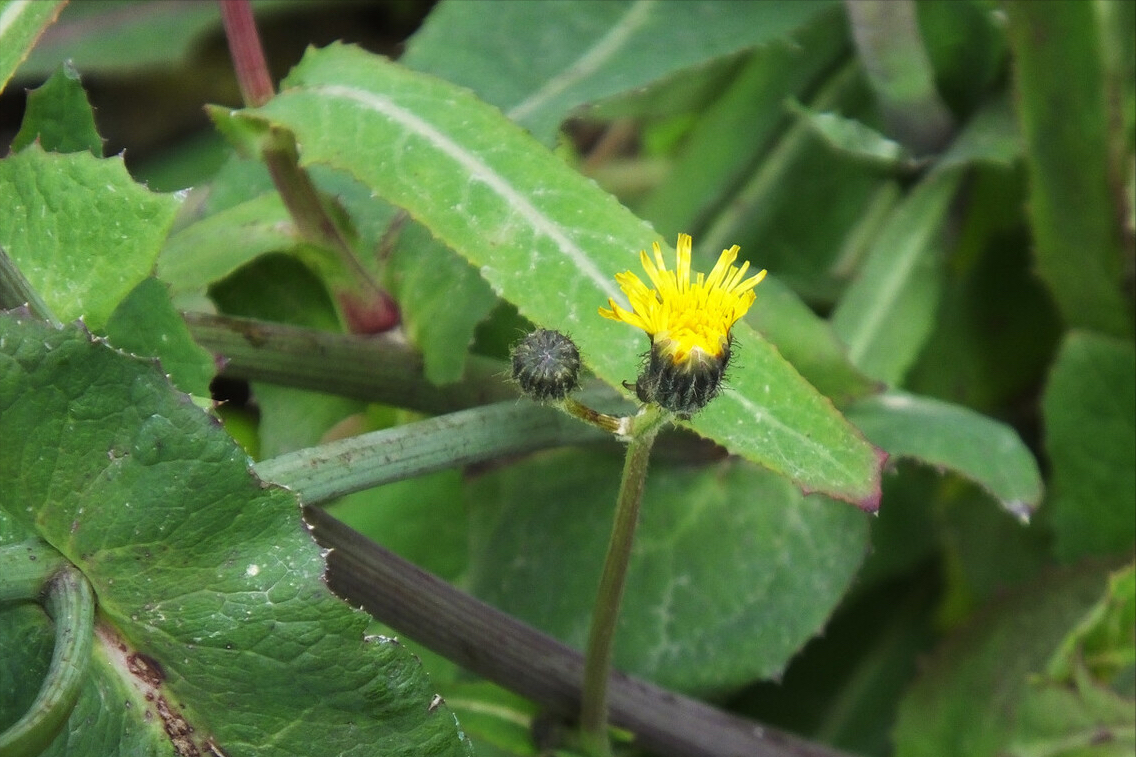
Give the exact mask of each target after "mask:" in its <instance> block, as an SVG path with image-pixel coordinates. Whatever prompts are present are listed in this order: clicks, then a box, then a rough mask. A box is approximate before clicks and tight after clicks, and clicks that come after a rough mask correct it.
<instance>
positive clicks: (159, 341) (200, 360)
mask: <svg viewBox="0 0 1136 757" xmlns="http://www.w3.org/2000/svg"><path fill="white" fill-rule="evenodd" d="M106 331H107V336H108V338H109V339H110V342H111V344H113V345H114V346H115V347H117V348H119V349H120V350H125V351H126V352H130V353H133V354H135V355H138V356H140V357H156V358H158V359H159V360H160V361H161V365H162V370H163V371H165V372H166V373H167V374H168V375H169V377H170V382H171V383H172V384H173V385H174V386H176V387H177V388H178V389H180V390H182V391H183V392H185V393H187V394H193V395H196V396H198V397H205V398H208V397H209V382H210V380H212V378H213V374H214V373H215V367H214V365H213V356H212V355H210V354H209V353H208V352H207V351H206V350H205V349H203V348H202V347H201V346H199V345H198V344H197V343H196V342H195V341H193V337H192V336H190V334H189V329H188V328H187V327H186V325H185V321H183V320H182V318H181V315H179V314H178V312H177V311H176V310H174V307H173V305H172V304H171V303H170V294H169V292H168V291H167V290H166V287H165V285H164V284H162V282H160V281H158V280H157V279H155V278H153V277H150V278H147V279H143V281H142V283H141V284H139V285H138V286H136V287H134V289H133V290H132V291H131V292H130V294H128V295H127V296H126V299H124V300H123V301H122V302H120V303H119V305H118V307H117V308H115V309H114V312H113V313H111V316H110V320H108V321H107V326H106Z"/></svg>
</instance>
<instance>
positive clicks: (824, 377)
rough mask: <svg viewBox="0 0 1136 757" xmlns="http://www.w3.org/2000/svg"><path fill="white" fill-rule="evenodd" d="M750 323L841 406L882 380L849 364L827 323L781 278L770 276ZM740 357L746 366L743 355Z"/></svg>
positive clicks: (875, 389) (841, 346) (758, 299)
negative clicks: (867, 374)
mask: <svg viewBox="0 0 1136 757" xmlns="http://www.w3.org/2000/svg"><path fill="white" fill-rule="evenodd" d="M746 320H747V321H748V322H749V324H750V325H751V326H753V327H754V328H755V329H757V330H758V331H759V332H761V335H762V336H764V337H765V338H766V339H768V340H769V341H770V342H772V343H773V344H774V345H776V347H777V349H778V351H780V353H781V354H782V355H784V356H785V358H786V359H787V360H788V361H789V362H790V363H792V364H793V367H794V368H796V369H797V370H798V371H800V372H801V375H802V376H804V377H805V378H806V379H808V380H809V383H811V384H812V385H813V386H815V387H816V388H817V389H819V390H820V391H821V392H822V393H823V394H824V395H825V396H826V397H830V398H832V400H833V402H835V403H836V404H837V405H844V404H847V403H848V402H851V401H852V400H854V399H856V398H857V397H863V396H864V395H866V394H870V393H872V392H874V391H877V390H878V389H879V383H878V382H875V381H872V380H871V379H869V378H868V377H866V376H865V375H864V374H862V373H860V371H858V370H857V369H856V367H855V366H853V365H852V363H851V362H849V360H848V354H847V350H846V349H845V347H844V345H843V344H842V343H841V342H840V340H839V339H837V337H836V334H835V333H834V332H833V330H832V327H831V326H830V325H829V323H828V321H827V320H825V319H824V318H821V317H820V316H818V315H817V314H816V313H814V312H813V311H812V309H811V308H810V307H809V306H808V305H806V304H805V303H804V302H803V301H802V300H801V298H800V297H798V296H797V295H796V294H794V292H793V290H791V289H789V287H787V286H786V285H785V284H784V283H782V282H781V280H780V279H777V278H774V277H773V276H767V277H766V278H765V280H764V281H762V282H761V296H760V297H758V298H757V300H756V301H755V302H754V304H753V307H752V308H750V311H749V313H747V314H746ZM740 359H741V362H742V363H744V362H745V355H744V353H743V354H742V355H741V357H740Z"/></svg>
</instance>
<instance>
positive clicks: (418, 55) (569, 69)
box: [401, 0, 828, 144]
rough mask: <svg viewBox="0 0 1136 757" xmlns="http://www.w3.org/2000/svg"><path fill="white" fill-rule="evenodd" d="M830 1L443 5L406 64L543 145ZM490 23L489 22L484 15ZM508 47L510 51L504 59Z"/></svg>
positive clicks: (804, 18)
mask: <svg viewBox="0 0 1136 757" xmlns="http://www.w3.org/2000/svg"><path fill="white" fill-rule="evenodd" d="M827 7H828V3H821V2H816V3H795V2H761V3H714V2H684V3H656V2H650V1H649V0H620V1H616V2H611V1H609V0H604V1H603V2H585V3H581V2H577V1H576V0H557V1H555V2H548V1H547V0H535V1H534V0H527V1H518V0H514V1H513V2H510V3H506V4H497V3H491V2H486V1H485V0H481V2H470V1H469V0H462V2H443V3H440V4H439V5H438V6H437V8H436V9H435V11H434V12H433V13H432V14H431V16H430V18H429V19H427V22H426V23H425V24H424V25H423V27H422V29H421V30H419V32H418V33H417V34H416V35H415V36H414V37H413V38H412V39H411V41H410V43H409V45H408V48H407V51H406V54H405V55H404V56H403V57H402V59H401V60H402V62H403V63H404V64H405V65H407V66H409V67H411V68H415V69H418V70H420V71H425V72H427V73H431V74H434V75H436V76H439V77H441V78H443V79H447V80H449V81H451V82H454V83H456V84H461V85H463V86H465V87H469V88H470V89H472V90H473V91H474V92H476V93H477V94H478V95H479V96H480V97H481V98H482V99H483V100H485V101H486V102H488V103H490V104H492V105H496V106H497V107H498V108H500V109H501V110H502V111H504V113H505V115H506V116H508V117H509V118H510V119H512V120H513V121H515V122H517V123H519V124H521V125H522V126H524V127H525V128H527V129H528V130H529V131H531V132H532V133H533V134H534V135H535V136H536V138H537V139H538V140H540V141H541V142H544V143H546V144H547V143H549V142H551V141H552V138H553V136H554V135H555V132H556V128H557V127H558V126H559V125H560V122H561V121H563V120H564V119H565V118H566V117H567V116H568V115H569V114H570V113H571V112H572V111H574V110H576V109H577V108H579V107H580V106H581V105H583V104H585V103H588V102H595V101H597V100H601V99H604V98H606V97H610V96H612V95H615V94H618V93H620V92H626V91H629V90H633V89H638V88H641V87H644V86H646V85H648V84H650V83H651V82H653V81H657V80H659V79H662V78H664V77H666V76H669V75H672V74H674V73H676V72H678V71H681V70H682V69H685V68H689V67H692V66H698V65H704V64H706V63H708V62H710V61H713V60H715V59H717V58H722V57H725V56H727V55H733V54H735V53H738V52H741V51H742V50H746V49H748V48H751V47H755V46H757V45H762V44H765V43H768V42H771V41H774V40H777V39H779V38H783V37H786V36H788V35H789V34H790V33H792V32H793V31H795V30H796V29H798V28H800V27H801V26H803V25H804V24H806V23H808V21H809V20H811V19H812V18H813V17H814V16H816V15H817V14H818V13H820V12H822V11H824V10H825V9H826V8H827ZM487 17H488V18H493V23H492V24H489V25H486V23H485V19H486V18H487ZM503 50H508V51H509V54H508V55H502V54H501V53H502V51H503Z"/></svg>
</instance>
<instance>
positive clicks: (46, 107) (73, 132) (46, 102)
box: [12, 63, 103, 158]
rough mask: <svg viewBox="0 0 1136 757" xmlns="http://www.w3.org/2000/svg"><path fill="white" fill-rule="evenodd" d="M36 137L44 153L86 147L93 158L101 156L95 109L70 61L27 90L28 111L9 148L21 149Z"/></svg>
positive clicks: (101, 148) (101, 146)
mask: <svg viewBox="0 0 1136 757" xmlns="http://www.w3.org/2000/svg"><path fill="white" fill-rule="evenodd" d="M37 140H38V141H39V145H40V147H42V148H43V149H44V150H46V151H47V152H79V151H81V150H87V151H88V152H90V153H91V154H92V155H94V156H95V157H99V158H101V157H102V155H103V140H102V137H100V136H99V132H98V129H96V128H95V114H94V111H92V110H91V104H90V103H89V102H87V93H86V92H84V91H83V85H82V84H80V83H79V74H78V73H77V72H76V71H75V69H74V68H73V67H72V66H71V65H70V64H69V63H65V64H63V65H62V66H60V68H59V70H58V71H56V72H55V73H54V74H52V75H51V78H50V79H48V80H47V81H46V82H44V83H43V85H42V86H40V87H37V88H36V89H33V90H31V91H30V92H28V105H27V110H26V111H25V112H24V120H23V122H22V123H21V124H20V130H19V131H18V132H17V133H16V136H15V138H13V139H12V151H13V152H16V151H18V150H22V149H24V148H25V147H27V146H28V145H30V144H31V143H32V142H35V141H37Z"/></svg>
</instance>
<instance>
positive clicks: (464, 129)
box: [221, 45, 880, 508]
mask: <svg viewBox="0 0 1136 757" xmlns="http://www.w3.org/2000/svg"><path fill="white" fill-rule="evenodd" d="M231 118H233V119H236V121H237V122H238V123H232V122H227V121H225V120H222V121H221V123H222V125H223V126H224V127H225V128H227V129H228V130H229V131H232V132H242V131H243V132H245V133H247V132H248V131H250V130H252V131H255V130H256V129H258V128H260V129H263V128H268V127H269V126H270V125H271V126H284V127H287V128H289V129H291V130H292V131H293V132H294V133H295V135H296V138H297V142H298V144H299V146H300V149H301V159H302V161H303V162H304V163H308V164H312V163H314V164H326V165H330V166H333V167H336V168H340V169H342V170H344V171H349V172H350V173H351V174H352V175H354V176H355V177H356V178H357V179H358V180H360V181H362V182H363V183H364V184H366V185H367V186H370V187H372V189H373V190H374V191H375V192H376V193H377V194H379V195H380V196H383V197H384V198H385V199H387V200H389V201H391V202H393V203H395V204H396V205H399V206H401V207H403V208H405V209H407V210H408V211H409V212H410V213H411V215H412V216H413V217H415V219H416V220H418V221H420V222H421V223H423V224H424V225H426V226H427V227H428V228H429V229H430V230H431V231H432V232H433V233H434V234H435V235H436V236H438V237H439V238H441V239H442V240H443V241H445V242H446V243H447V244H448V245H449V246H451V247H452V248H454V249H455V250H457V251H458V252H460V253H461V254H462V255H464V256H465V257H466V258H468V259H469V260H470V261H471V262H473V263H474V264H475V265H477V266H479V267H480V270H481V274H482V276H484V277H485V278H486V279H487V280H488V281H489V282H490V284H491V285H493V286H494V288H496V289H497V291H498V292H499V293H501V294H502V295H503V296H504V297H505V298H506V299H508V300H510V301H512V302H514V303H515V304H516V305H517V306H518V308H519V309H520V311H521V313H522V314H523V315H525V316H526V317H528V318H530V319H532V320H533V321H535V322H537V323H539V324H541V325H544V326H547V327H552V328H558V329H562V330H564V331H567V332H568V333H570V334H572V336H573V337H574V338H575V339H576V340H577V342H578V344H579V346H580V348H581V350H582V353H583V354H584V355H585V359H586V360H588V361H589V363H590V364H591V365H592V367H593V368H594V369H595V371H596V373H597V374H598V375H600V376H601V377H602V378H604V379H605V380H607V381H608V382H610V383H612V384H613V385H619V384H620V383H621V382H622V381H624V380H629V379H634V377H635V376H636V374H637V367H638V355H639V354H641V353H642V352H643V351H645V349H646V346H647V344H646V340H645V338H644V337H643V335H642V334H639V333H632V330H631V329H628V328H626V327H624V326H622V325H620V324H616V323H611V322H606V321H604V320H602V319H600V318H599V317H598V316H596V314H595V312H596V308H597V307H599V306H601V305H603V304H604V303H605V301H606V300H607V298H608V297H614V298H617V299H622V294H621V293H620V292H619V290H618V288H617V287H616V285H615V282H614V280H613V278H612V276H613V275H614V273H616V272H617V271H620V270H623V269H626V268H628V267H630V266H633V265H636V260H637V257H638V251H639V250H640V249H643V248H644V247H649V246H650V243H651V242H652V241H653V240H655V239H656V238H657V237H656V236H655V234H654V233H653V232H652V231H651V230H650V228H648V227H647V226H646V225H645V224H644V223H643V222H642V221H640V220H639V219H637V218H635V216H633V215H632V214H631V213H629V212H628V211H627V210H626V209H624V208H623V207H622V206H620V205H619V204H618V203H617V202H616V201H615V200H614V199H613V198H612V197H610V196H608V195H606V194H604V193H603V192H601V191H599V190H598V189H597V188H596V187H595V185H594V184H592V183H591V182H589V181H587V180H586V179H583V178H582V177H580V176H579V175H578V174H576V173H575V172H573V171H571V170H570V169H569V168H568V167H567V166H565V165H564V164H563V163H561V162H560V161H559V160H558V159H557V158H555V157H554V156H553V155H551V154H550V153H548V152H546V151H545V150H544V149H543V148H542V147H540V146H539V145H538V144H536V143H535V142H534V141H533V140H532V139H531V138H530V137H528V136H527V135H526V134H524V133H523V132H522V131H521V130H520V129H518V128H517V127H516V126H515V125H513V124H511V123H509V122H508V121H506V120H505V119H503V118H502V117H501V116H500V114H499V113H497V112H496V111H495V110H494V109H493V108H491V107H489V106H487V105H485V104H483V103H481V102H480V101H478V100H476V99H475V98H473V97H472V96H471V95H469V93H468V92H465V91H464V90H461V89H459V88H457V87H454V86H452V85H449V84H447V83H445V82H441V81H438V80H435V79H433V78H431V77H428V76H424V75H422V74H416V73H413V72H410V71H408V70H406V69H403V68H401V67H399V66H396V65H394V64H390V63H388V62H386V61H384V60H382V59H380V58H378V57H376V56H372V55H369V54H367V53H364V52H362V51H360V50H358V49H355V48H351V47H346V46H340V45H336V46H332V47H330V48H327V49H324V50H320V51H314V52H311V53H309V55H308V56H307V57H306V58H305V60H304V62H302V63H301V64H300V65H299V66H298V67H297V69H296V70H295V71H294V72H293V74H292V75H291V76H290V77H289V79H288V80H287V82H286V83H285V88H284V90H283V91H282V92H281V94H280V95H279V96H277V97H276V98H275V99H273V100H272V101H271V102H270V103H269V104H268V105H266V106H264V107H263V108H260V109H257V110H252V111H241V112H239V113H237V114H236V115H234V116H232V117H231ZM361 155H362V156H364V157H363V158H362V159H361V157H360V156H361ZM668 246H669V244H668ZM735 336H736V337H737V340H738V342H739V343H740V344H741V345H743V346H742V350H743V351H744V352H743V354H744V355H745V360H744V362H743V363H742V367H741V368H740V369H738V370H736V371H734V372H733V373H732V375H731V380H730V388H729V389H728V390H727V391H726V393H725V394H724V395H723V396H722V397H720V398H719V399H718V400H716V401H715V402H714V403H712V404H711V405H710V407H709V408H708V409H707V410H706V411H705V412H704V413H702V414H701V415H699V416H698V417H696V419H695V421H694V422H693V426H694V428H695V430H697V431H699V432H700V433H702V434H705V435H707V436H710V437H711V438H713V439H715V440H717V441H719V442H721V443H723V444H725V445H726V446H727V447H729V448H730V449H731V450H733V451H734V452H737V453H740V454H743V455H745V456H746V457H749V458H750V459H752V460H755V461H758V462H761V463H762V464H764V465H767V466H768V467H770V468H772V469H773V470H776V471H778V472H781V473H783V474H785V475H788V476H790V477H792V478H793V479H794V480H796V481H797V482H798V483H799V484H800V485H801V486H803V487H805V488H806V489H809V490H817V491H823V492H827V493H830V494H832V495H834V496H838V497H841V498H844V499H848V500H851V501H854V502H858V503H860V504H861V505H862V506H864V507H869V508H870V507H874V506H875V505H876V503H877V502H878V497H879V465H880V458H879V455H878V452H877V451H876V450H874V449H873V448H872V447H871V446H870V445H869V444H867V443H866V442H864V441H863V439H862V438H861V437H860V436H859V435H858V433H857V432H855V431H854V430H853V429H852V428H851V427H850V426H849V425H848V424H847V423H846V422H845V421H844V420H843V418H842V417H841V416H840V415H839V414H838V413H837V412H836V411H835V410H834V409H833V407H832V405H831V403H830V402H829V401H828V400H826V399H825V398H823V397H822V396H821V395H819V394H818V393H817V392H816V391H815V390H814V389H813V388H812V387H811V386H810V385H809V384H808V383H807V382H805V381H804V380H803V379H802V378H801V377H800V376H799V374H797V372H796V371H795V370H794V369H793V368H792V366H790V365H789V364H788V363H787V362H786V361H785V360H784V359H783V358H781V356H780V355H778V354H777V353H776V350H774V349H773V348H772V347H770V346H769V345H768V344H767V343H765V342H764V341H763V340H762V339H761V338H760V337H759V336H758V335H757V334H756V333H754V332H753V331H752V330H751V329H749V328H748V327H745V326H744V325H743V324H739V327H738V328H737V329H735Z"/></svg>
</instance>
